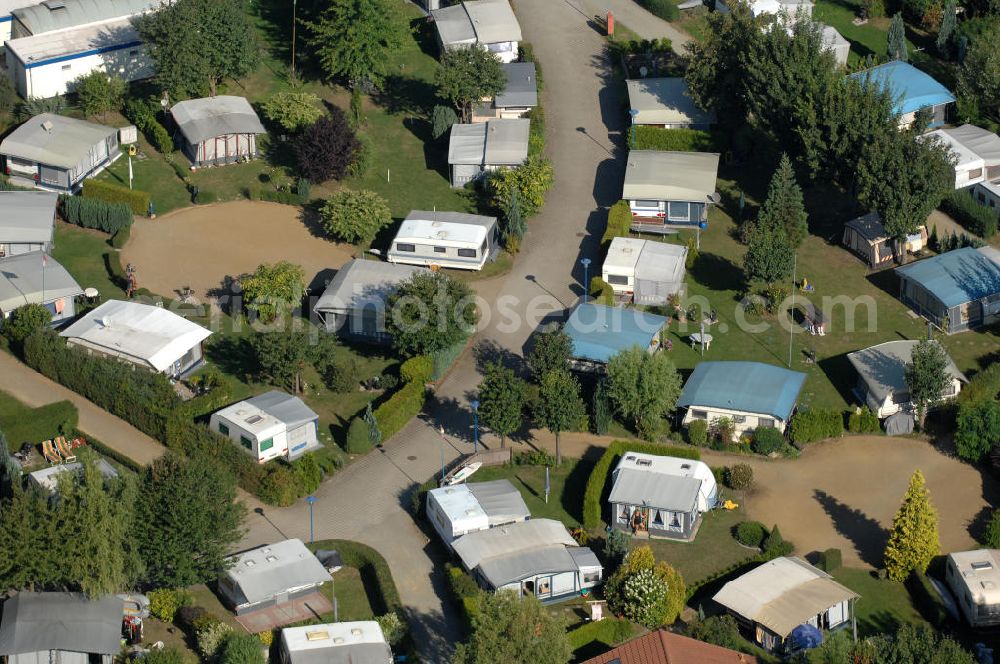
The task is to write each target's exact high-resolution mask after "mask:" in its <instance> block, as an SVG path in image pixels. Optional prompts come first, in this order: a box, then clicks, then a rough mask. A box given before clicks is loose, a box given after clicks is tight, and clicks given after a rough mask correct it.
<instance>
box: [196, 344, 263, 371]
mask: <svg viewBox="0 0 1000 664" xmlns="http://www.w3.org/2000/svg"><path fill="white" fill-rule="evenodd" d="M205 355H206V356H207V357H208V359H209V360H210V361H211V362H212V363H214V364H215V365H216V366H218V367H219V369H221V370H222V371H223V372H224V373H227V374H229V375H231V376H236V377H238V378H240V379H244V378H247V377H249V375H250V374H251V373H252V372H253V366H254V364H255V361H254V356H253V349H252V348H251V347H250V343H249V342H248V341H247V340H246V339H243V338H241V337H233V336H227V337H219V338H218V339H217V340H215V341H214V342H212V343H210V344H208V345H206V346H205Z"/></svg>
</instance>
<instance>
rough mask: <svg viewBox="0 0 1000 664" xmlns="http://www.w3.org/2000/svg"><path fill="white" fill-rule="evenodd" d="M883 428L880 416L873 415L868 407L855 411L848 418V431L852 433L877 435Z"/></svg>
mask: <svg viewBox="0 0 1000 664" xmlns="http://www.w3.org/2000/svg"><path fill="white" fill-rule="evenodd" d="M881 428H882V425H881V424H880V423H879V421H878V415H876V414H875V413H873V412H872V411H871V409H870V408H868V406H865V407H863V408H859V409H857V410H855V411H854V412H853V413H851V415H850V417H848V418H847V430H848V431H850V432H851V433H875V432H876V431H879V430H881Z"/></svg>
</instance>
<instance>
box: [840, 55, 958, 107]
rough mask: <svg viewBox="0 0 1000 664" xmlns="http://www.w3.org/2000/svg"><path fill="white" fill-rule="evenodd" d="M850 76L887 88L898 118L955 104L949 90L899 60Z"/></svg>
mask: <svg viewBox="0 0 1000 664" xmlns="http://www.w3.org/2000/svg"><path fill="white" fill-rule="evenodd" d="M851 76H853V77H854V78H865V77H871V80H872V81H874V82H875V83H880V84H881V85H882V86H884V87H887V88H888V89H889V92H890V93H892V96H893V97H894V98H895V100H896V113H898V114H900V115H906V114H907V113H914V112H916V111H918V110H919V109H921V108H924V107H925V106H937V105H939V104H951V103H954V101H955V97H954V95H952V94H951V93H950V92H948V88H946V87H944V86H943V85H941V84H940V83H938V82H937V81H935V80H934V79H933V78H931V77H930V76H928V75H927V74H925V73H924V72H922V71H920V70H919V69H917V68H916V67H914V66H913V65H911V64H909V63H906V62H900V61H899V60H894V61H893V62H887V63H885V64H884V65H879V66H877V67H872V68H871V69H867V70H865V71H859V72H857V73H856V74H851Z"/></svg>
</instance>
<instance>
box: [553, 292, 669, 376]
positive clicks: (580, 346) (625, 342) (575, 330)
mask: <svg viewBox="0 0 1000 664" xmlns="http://www.w3.org/2000/svg"><path fill="white" fill-rule="evenodd" d="M666 324H667V319H666V318H664V317H663V316H657V315H655V314H650V313H646V312H644V311H640V310H638V309H626V308H623V307H608V306H605V305H603V304H596V303H594V302H587V303H581V304H578V305H577V306H576V308H575V309H573V313H571V314H570V316H569V320H568V321H567V322H566V327H565V328H564V331H565V332H566V334H568V335H569V338H570V340H571V341H572V342H573V357H575V358H579V359H584V360H591V361H593V362H607V361H608V360H610V359H611V358H612V357H614V356H615V355H616V354H618V353H620V352H621V351H623V350H625V349H627V348H631V347H632V346H639V347H640V348H644V349H645V348H649V346H650V344H651V343H652V342H653V340H654V339H656V337H657V335H658V334H659V333H660V330H662V329H663V327H664V326H665V325H666Z"/></svg>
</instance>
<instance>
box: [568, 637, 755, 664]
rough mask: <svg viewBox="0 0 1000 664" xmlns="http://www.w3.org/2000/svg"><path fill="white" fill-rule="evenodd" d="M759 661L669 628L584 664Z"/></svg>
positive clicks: (751, 663) (746, 663) (742, 663)
mask: <svg viewBox="0 0 1000 664" xmlns="http://www.w3.org/2000/svg"><path fill="white" fill-rule="evenodd" d="M616 660H617V662H620V664H757V658H756V657H754V656H752V655H745V654H743V653H740V652H736V651H735V650H730V649H729V648H722V647H720V646H714V645H712V644H710V643H704V642H702V641H696V640H695V639H689V638H688V637H686V636H680V635H679V634H674V633H673V632H668V631H666V630H663V629H661V630H659V631H657V632H650V633H649V634H646V635H645V636H640V637H639V638H637V639H632V640H631V641H629V642H628V643H626V644H624V645H621V646H618V647H617V648H615V649H614V650H611V651H609V652H606V653H604V654H603V655H598V656H597V657H593V658H591V659H588V660H587V661H585V662H584V663H583V664H611V662H615V661H616Z"/></svg>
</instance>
